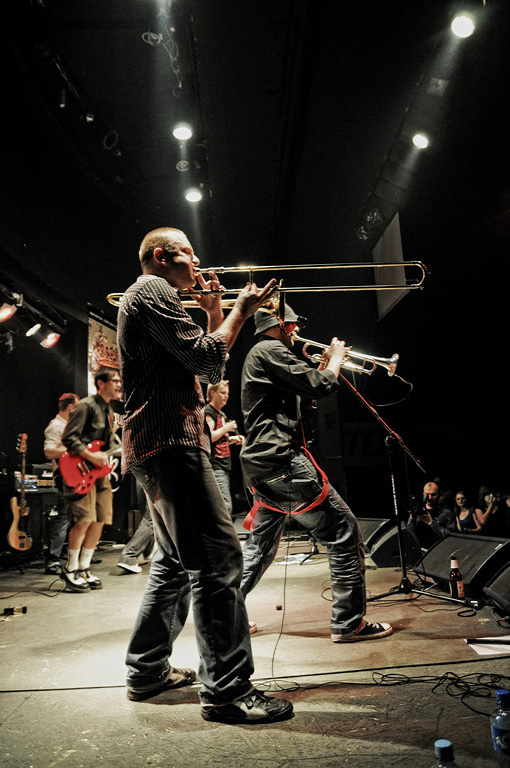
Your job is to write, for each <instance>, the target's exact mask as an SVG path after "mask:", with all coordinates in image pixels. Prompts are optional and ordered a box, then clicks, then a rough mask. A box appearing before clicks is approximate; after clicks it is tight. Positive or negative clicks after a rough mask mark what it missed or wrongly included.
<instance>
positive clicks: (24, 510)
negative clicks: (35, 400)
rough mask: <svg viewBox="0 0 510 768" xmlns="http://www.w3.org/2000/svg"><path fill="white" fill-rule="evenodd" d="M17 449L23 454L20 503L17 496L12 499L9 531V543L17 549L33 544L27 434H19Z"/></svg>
mask: <svg viewBox="0 0 510 768" xmlns="http://www.w3.org/2000/svg"><path fill="white" fill-rule="evenodd" d="M16 450H17V451H18V453H19V454H20V455H21V472H20V491H19V504H18V499H17V497H16V496H13V497H12V499H11V512H12V524H11V527H10V528H9V530H8V532H7V543H8V544H9V546H10V547H12V548H13V549H17V550H28V549H30V547H31V546H32V537H31V536H30V535H29V533H28V513H29V511H30V510H29V509H28V507H27V505H26V501H25V458H26V453H27V435H26V434H25V433H24V432H23V433H22V434H20V435H18V442H17V445H16Z"/></svg>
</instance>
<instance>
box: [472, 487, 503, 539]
mask: <svg viewBox="0 0 510 768" xmlns="http://www.w3.org/2000/svg"><path fill="white" fill-rule="evenodd" d="M478 502H479V504H478V506H479V509H478V510H477V516H478V520H479V521H480V523H481V525H482V534H483V535H484V536H501V537H505V536H508V535H509V530H508V514H507V509H508V508H507V506H506V504H505V503H504V500H503V499H500V498H499V494H498V493H497V491H496V490H495V489H494V488H492V487H491V486H489V485H482V486H481V487H480V491H479V494H478Z"/></svg>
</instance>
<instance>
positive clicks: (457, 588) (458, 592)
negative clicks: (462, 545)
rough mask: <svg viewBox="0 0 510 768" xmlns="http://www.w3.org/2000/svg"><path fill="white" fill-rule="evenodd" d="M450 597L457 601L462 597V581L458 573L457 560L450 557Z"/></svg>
mask: <svg viewBox="0 0 510 768" xmlns="http://www.w3.org/2000/svg"><path fill="white" fill-rule="evenodd" d="M450 595H451V596H452V597H455V598H457V599H459V600H462V599H463V597H464V581H463V579H462V576H461V573H460V571H459V564H458V562H457V558H455V557H452V558H451V560H450Z"/></svg>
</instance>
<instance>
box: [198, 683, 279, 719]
mask: <svg viewBox="0 0 510 768" xmlns="http://www.w3.org/2000/svg"><path fill="white" fill-rule="evenodd" d="M293 712H294V708H293V706H292V704H291V703H290V701H287V699H274V698H272V697H271V696H266V695H265V694H264V693H262V691H257V689H256V688H252V690H251V691H250V692H249V693H245V695H244V696H240V697H239V698H238V699H234V701H231V702H229V703H228V704H202V708H201V714H202V717H203V718H204V720H209V721H211V722H215V723H231V724H240V723H241V724H242V723H245V724H246V725H251V724H257V723H274V722H276V721H277V720H286V719H287V718H289V717H292V716H293Z"/></svg>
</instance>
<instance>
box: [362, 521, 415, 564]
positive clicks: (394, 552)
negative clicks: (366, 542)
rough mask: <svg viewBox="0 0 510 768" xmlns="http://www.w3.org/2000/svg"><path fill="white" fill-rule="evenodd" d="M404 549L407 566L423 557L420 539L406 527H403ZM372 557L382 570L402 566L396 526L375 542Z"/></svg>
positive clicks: (371, 552) (371, 551)
mask: <svg viewBox="0 0 510 768" xmlns="http://www.w3.org/2000/svg"><path fill="white" fill-rule="evenodd" d="M402 548H403V551H404V557H405V561H406V564H407V565H414V564H415V563H416V562H418V560H419V559H420V558H421V556H422V551H421V547H420V544H419V542H418V539H417V538H416V536H415V535H414V533H412V531H410V530H409V529H408V528H406V527H405V526H402ZM370 557H371V559H372V560H373V561H374V563H375V564H376V565H378V566H380V567H381V568H389V567H398V566H400V565H401V563H400V550H399V546H398V533H397V526H396V525H392V527H391V528H390V529H389V530H387V531H386V533H385V534H383V536H381V538H380V539H379V540H378V541H376V542H375V544H374V546H373V547H372V549H371V550H370Z"/></svg>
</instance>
